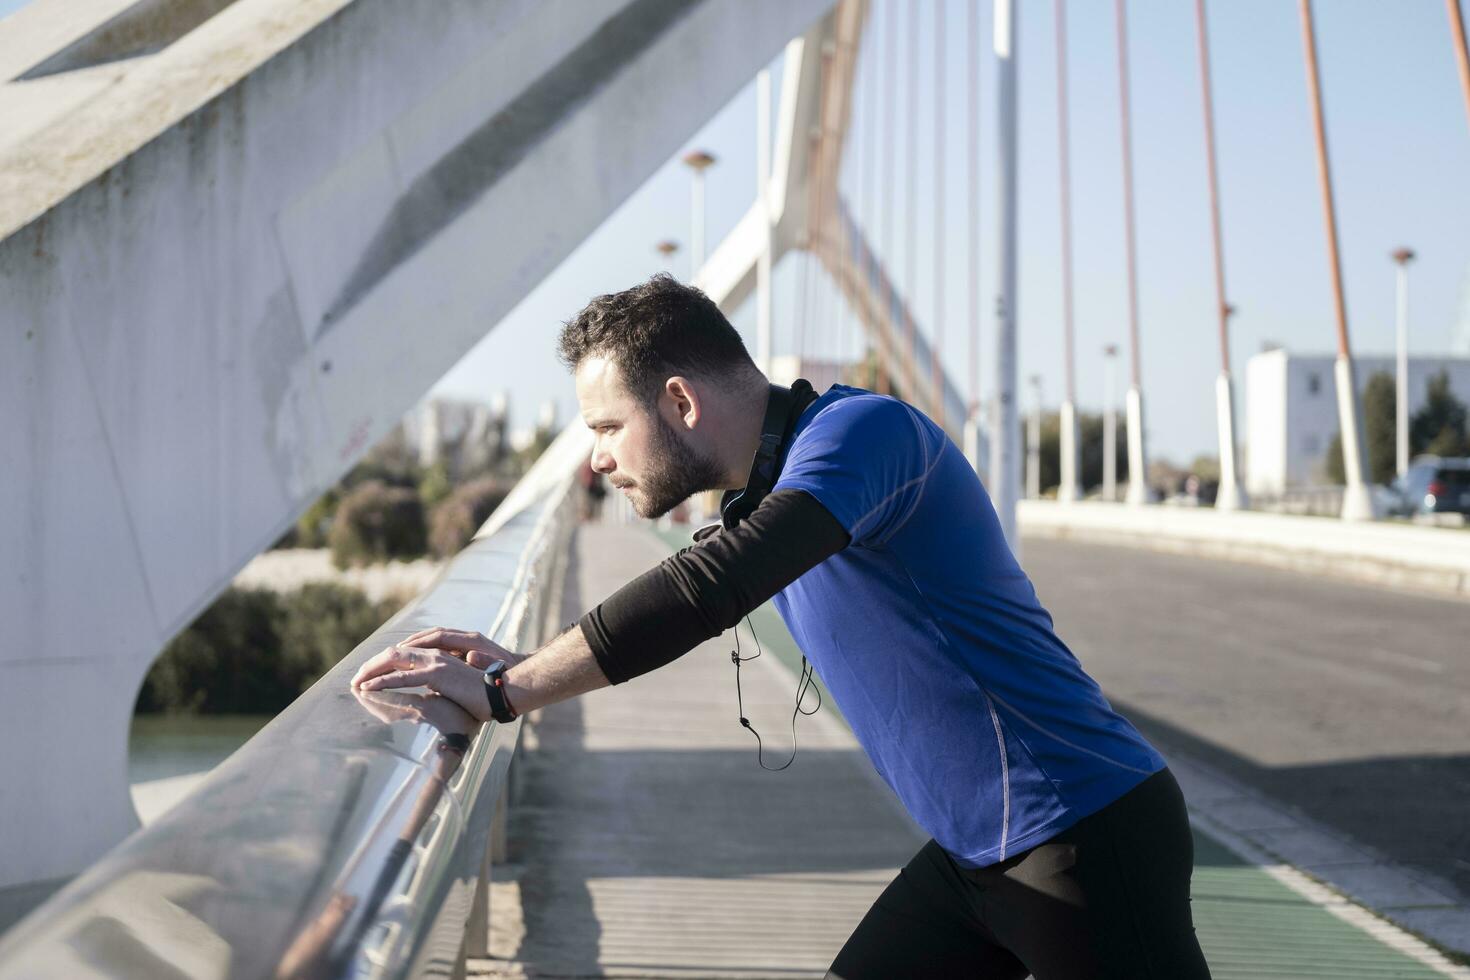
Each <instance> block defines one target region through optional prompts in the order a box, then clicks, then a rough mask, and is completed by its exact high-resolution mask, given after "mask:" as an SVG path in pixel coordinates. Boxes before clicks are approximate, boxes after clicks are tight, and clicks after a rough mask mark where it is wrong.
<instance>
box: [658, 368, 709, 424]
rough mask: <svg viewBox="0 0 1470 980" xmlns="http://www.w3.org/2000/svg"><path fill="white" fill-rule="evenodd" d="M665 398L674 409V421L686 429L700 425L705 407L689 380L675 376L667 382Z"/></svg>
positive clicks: (665, 383) (665, 384)
mask: <svg viewBox="0 0 1470 980" xmlns="http://www.w3.org/2000/svg"><path fill="white" fill-rule="evenodd" d="M664 397H665V398H666V399H667V401H668V404H669V406H670V408H671V409H672V413H673V416H674V421H676V422H679V423H681V424H682V425H683V426H684V428H686V429H692V428H694V427H695V426H696V425H698V424H699V420H700V419H701V418H702V417H703V411H704V406H703V405H702V403H701V402H700V399H699V392H698V391H697V390H695V386H694V385H693V384H692V383H691V382H690V381H689V379H688V378H685V377H682V376H680V375H675V376H674V377H672V378H670V379H669V380H667V381H665V382H664Z"/></svg>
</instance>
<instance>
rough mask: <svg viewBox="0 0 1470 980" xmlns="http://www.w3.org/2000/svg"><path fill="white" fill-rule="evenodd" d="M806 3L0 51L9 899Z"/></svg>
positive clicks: (262, 25)
mask: <svg viewBox="0 0 1470 980" xmlns="http://www.w3.org/2000/svg"><path fill="white" fill-rule="evenodd" d="M829 5H830V4H829V2H828V0H783V2H781V3H762V4H748V3H744V2H741V0H497V2H493V3H485V2H470V0H445V2H439V3H433V4H427V5H425V4H403V3H395V2H391V0H240V2H236V3H231V4H223V3H213V4H180V5H176V7H177V9H178V10H181V11H187V12H191V13H190V14H189V16H187V17H183V18H182V19H178V20H173V19H171V18H170V17H168V16H166V13H167V11H164V14H159V11H160V10H164V8H163V6H162V5H159V4H153V3H149V2H147V0H143V2H137V3H132V4H129V3H126V2H122V0H117V2H112V0H96V2H90V0H89V3H87V4H86V5H85V7H84V8H82V10H83V13H84V14H85V18H84V17H80V16H79V14H78V7H77V5H76V4H75V3H72V2H69V0H37V2H36V3H34V4H32V5H31V6H28V7H26V8H23V9H22V10H21V11H20V12H18V13H17V14H16V15H14V16H12V17H10V18H7V19H6V20H5V21H4V22H3V23H0V118H4V119H5V120H6V126H5V127H4V135H3V136H0V296H3V297H4V302H3V303H0V419H3V420H4V423H3V424H0V459H3V460H5V464H4V465H5V469H6V475H5V478H4V480H3V481H0V555H3V556H4V561H3V564H0V575H3V585H0V621H3V622H4V623H5V624H6V634H5V637H4V639H3V640H0V663H3V665H4V667H5V670H6V673H7V683H6V684H5V685H3V686H0V718H3V719H4V732H5V735H6V738H7V740H8V741H9V743H10V746H11V749H10V750H9V751H7V752H5V753H3V754H0V810H3V812H4V813H5V821H6V833H5V834H4V835H0V889H3V888H5V887H6V886H14V885H18V884H23V883H30V882H36V881H40V880H44V879H51V878H57V877H62V876H66V875H69V874H71V873H73V872H75V871H77V870H78V869H80V868H81V867H83V866H85V865H86V864H87V863H89V862H90V861H92V860H93V859H95V858H96V857H97V856H98V855H99V854H101V853H102V852H103V851H105V850H106V849H108V848H109V847H111V846H112V845H113V844H115V843H116V842H117V841H118V840H120V839H121V838H122V837H123V836H124V835H125V834H126V833H127V832H128V831H129V830H131V829H132V828H133V827H134V826H136V817H135V815H134V813H133V809H132V805H131V802H130V801H129V798H128V787H127V777H126V766H125V761H126V753H127V748H126V745H127V735H128V728H129V723H130V718H131V713H132V706H133V702H134V699H135V696H136V693H137V690H138V687H139V685H140V683H141V681H142V678H143V676H144V674H145V672H146V670H147V668H148V665H149V664H150V662H151V661H152V660H153V659H154V657H155V656H156V655H157V652H158V651H159V650H160V649H161V648H162V646H163V645H164V643H166V642H167V640H168V639H169V638H170V637H172V636H173V635H174V634H175V633H176V632H178V630H180V629H181V628H182V627H183V626H184V625H185V624H187V623H188V622H189V621H190V620H191V619H192V618H193V617H194V616H195V615H196V614H197V613H198V612H199V611H200V610H201V609H202V608H204V607H205V606H206V605H207V604H208V603H209V602H210V601H211V600H212V599H213V598H214V596H215V595H217V594H218V593H219V592H220V591H221V590H222V589H223V588H224V587H225V586H226V585H227V584H228V582H229V581H230V579H231V578H232V576H233V575H234V574H235V572H236V571H238V570H239V569H240V568H241V567H242V566H243V565H244V564H245V563H246V562H247V561H248V560H249V559H250V558H251V557H252V556H254V555H255V554H257V553H258V552H260V551H261V550H263V549H264V548H265V547H267V546H268V545H269V544H270V542H271V541H273V540H275V539H276V538H277V537H278V536H279V535H280V534H281V532H282V531H283V530H284V529H285V528H287V527H288V526H289V525H290V524H291V523H292V522H293V521H294V519H295V518H296V516H297V515H298V514H299V513H300V512H302V511H303V510H305V509H306V508H307V507H308V506H309V505H310V504H311V502H312V501H313V500H314V499H315V498H316V497H317V496H319V495H320V493H321V492H322V491H324V490H325V489H326V488H327V487H329V486H330V485H331V484H332V483H333V482H335V481H336V480H337V478H338V477H339V476H341V474H343V473H344V472H345V471H346V470H347V469H348V468H350V467H351V465H352V464H353V463H354V462H355V461H356V460H357V459H358V458H359V457H360V456H361V454H362V453H364V452H365V451H366V450H367V449H368V447H370V446H371V445H372V444H373V443H374V442H375V441H376V440H377V439H378V438H379V437H380V436H381V435H383V434H384V433H386V432H387V431H388V429H389V428H390V427H391V426H392V425H393V424H395V423H396V421H397V420H398V419H399V418H400V417H401V416H402V414H403V413H404V412H405V411H406V410H407V409H408V408H409V407H410V406H412V405H413V404H414V403H415V402H416V401H417V400H418V399H419V398H420V396H421V395H422V394H423V392H424V391H426V390H427V389H428V388H429V387H430V386H431V385H432V384H433V383H434V382H435V381H436V380H437V379H438V378H439V377H440V376H442V375H443V373H444V372H445V371H446V370H447V369H448V368H449V367H450V366H451V365H453V364H454V362H455V361H456V360H457V359H458V358H459V357H460V356H461V355H462V354H464V353H465V352H466V351H467V350H468V349H469V348H470V347H471V346H472V345H473V344H474V343H475V342H476V341H478V340H479V339H480V338H481V337H482V336H483V335H484V334H485V333H486V331H487V330H489V329H490V328H491V327H493V326H494V324H495V323H496V322H497V321H498V320H499V319H500V318H501V317H502V316H503V315H504V314H505V313H507V312H508V311H509V310H510V309H511V308H512V307H513V306H514V305H515V304H516V303H517V302H518V301H519V300H520V299H521V298H522V297H523V296H524V295H525V294H526V293H527V292H528V291H529V290H530V289H531V288H532V287H534V286H535V285H536V283H538V282H539V281H540V280H541V279H542V278H543V277H544V276H545V275H546V274H548V273H549V272H550V271H551V270H552V269H553V268H554V267H555V266H556V265H557V264H558V263H559V262H560V261H561V260H562V259H564V258H565V257H566V256H567V255H569V254H570V253H571V251H572V250H573V249H574V248H575V247H576V246H577V244H579V243H580V242H581V241H582V240H583V239H584V238H585V237H586V236H587V235H588V234H589V233H590V232H591V231H592V230H593V229H594V228H596V226H597V225H598V224H599V223H600V222H601V221H602V220H603V219H604V218H605V217H606V216H607V215H609V214H610V213H611V212H612V211H613V209H615V208H616V207H617V206H618V205H619V204H620V203H621V202H622V201H623V200H625V199H626V198H627V197H628V196H629V195H630V194H631V193H632V192H633V191H634V190H635V189H636V188H637V187H638V186H639V184H640V183H641V182H642V181H644V180H645V179H646V178H647V177H648V176H649V175H651V174H652V173H653V172H654V171H655V170H656V169H657V168H658V166H659V165H661V164H662V163H663V162H664V161H665V160H667V159H668V157H669V155H670V154H671V153H673V152H674V151H675V150H677V148H678V147H679V145H680V144H681V143H682V142H683V141H684V140H686V139H687V138H688V136H689V135H690V134H691V133H692V132H694V131H695V130H696V129H697V128H698V126H699V125H700V124H701V123H703V122H704V121H705V120H706V119H708V118H709V117H710V116H711V115H713V114H714V112H715V111H716V110H717V109H718V108H719V107H720V106H721V105H723V104H724V103H725V102H726V101H728V99H729V98H730V97H731V96H732V95H733V94H734V93H735V92H736V91H738V90H739V88H740V86H742V85H743V84H745V83H746V82H747V81H748V80H749V79H750V78H751V77H752V76H753V75H754V74H755V72H756V71H757V70H758V69H760V68H761V67H763V66H764V65H765V64H766V63H767V62H768V61H769V60H770V58H771V57H773V56H774V55H775V54H776V53H777V52H778V51H779V50H780V49H781V46H782V45H783V44H784V43H786V41H787V40H788V39H790V38H792V37H794V36H797V35H799V34H801V33H802V32H803V31H805V30H806V29H807V28H808V27H809V25H810V24H811V23H812V22H813V21H814V20H815V19H816V18H818V17H819V16H820V15H821V14H822V13H823V12H824V10H825V9H826V8H827V7H828V6H829ZM143 8H148V10H144V9H143ZM170 9H172V8H170ZM150 10H151V11H152V12H153V14H158V16H156V17H154V18H153V19H151V20H150V19H148V18H147V17H143V16H142V15H143V14H147V13H149V11H150ZM129 17H132V18H134V21H136V22H137V23H133V27H135V28H137V30H131V32H130V31H128V30H118V29H116V28H118V27H119V25H120V24H121V23H122V21H126V20H127V18H129ZM86 18H90V20H87V19H86ZM119 18H121V19H122V20H121V21H120V20H119ZM130 23H132V22H130ZM140 24H141V25H142V26H141V27H140V26H139V25H140ZM140 32H141V33H140ZM139 38H142V40H141V41H139ZM133 42H137V43H133Z"/></svg>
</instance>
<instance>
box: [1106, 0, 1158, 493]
mask: <svg viewBox="0 0 1470 980" xmlns="http://www.w3.org/2000/svg"><path fill="white" fill-rule="evenodd" d="M1126 4H1127V0H1116V3H1115V4H1114V9H1115V11H1116V20H1117V28H1118V102H1119V105H1120V106H1121V108H1122V122H1123V138H1122V145H1123V237H1124V243H1125V245H1126V246H1127V248H1126V255H1127V259H1128V348H1129V351H1128V352H1129V369H1130V374H1129V377H1130V384H1129V386H1128V503H1130V504H1134V505H1140V504H1147V503H1150V502H1152V497H1151V496H1150V494H1149V490H1148V448H1147V445H1146V443H1145V442H1144V428H1143V369H1142V367H1141V366H1140V357H1139V353H1138V344H1139V340H1138V333H1139V330H1138V248H1137V235H1136V233H1135V230H1134V213H1133V124H1132V121H1131V118H1130V116H1131V113H1130V106H1129V103H1130V100H1131V96H1130V95H1129V84H1128V11H1127V6H1126Z"/></svg>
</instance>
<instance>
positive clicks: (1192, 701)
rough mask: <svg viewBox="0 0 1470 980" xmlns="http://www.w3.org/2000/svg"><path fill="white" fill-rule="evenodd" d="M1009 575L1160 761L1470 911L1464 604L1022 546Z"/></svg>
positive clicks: (1062, 545) (1060, 547)
mask: <svg viewBox="0 0 1470 980" xmlns="http://www.w3.org/2000/svg"><path fill="white" fill-rule="evenodd" d="M1022 564H1023V565H1024V567H1025V568H1026V570H1027V572H1028V573H1030V575H1031V577H1032V579H1033V581H1034V582H1035V583H1036V588H1037V592H1038V593H1039V594H1040V596H1041V600H1042V603H1043V604H1044V605H1045V606H1046V607H1047V608H1048V609H1049V610H1050V611H1051V612H1052V615H1053V617H1054V618H1055V620H1056V625H1057V630H1058V632H1059V633H1060V635H1061V636H1062V638H1063V639H1064V640H1065V641H1066V642H1067V644H1068V645H1069V646H1071V648H1072V649H1073V651H1074V652H1075V653H1076V654H1077V656H1078V657H1079V658H1080V659H1081V660H1082V662H1083V664H1084V665H1085V666H1086V667H1087V669H1088V670H1089V671H1090V672H1091V673H1092V674H1093V676H1095V677H1096V678H1097V679H1098V681H1099V682H1100V683H1101V684H1102V685H1103V687H1104V689H1105V690H1106V691H1107V692H1108V695H1109V697H1110V698H1111V699H1112V701H1113V702H1114V704H1115V705H1116V706H1118V707H1119V708H1120V709H1121V710H1122V711H1124V713H1125V714H1127V715H1128V716H1129V717H1130V718H1131V719H1132V720H1133V721H1134V722H1135V723H1136V724H1138V725H1139V727H1140V728H1142V729H1144V730H1145V731H1146V733H1147V734H1148V735H1149V737H1150V738H1153V739H1156V740H1157V741H1158V742H1159V743H1161V745H1162V747H1164V748H1166V749H1168V748H1174V749H1176V750H1178V751H1184V752H1188V753H1191V754H1193V755H1194V756H1195V757H1196V758H1200V759H1201V760H1202V761H1206V762H1209V763H1211V764H1213V765H1215V766H1217V767H1218V768H1221V769H1223V770H1225V771H1226V772H1228V773H1229V774H1231V775H1233V776H1235V777H1236V778H1237V779H1240V780H1242V781H1244V782H1246V783H1248V784H1250V785H1252V786H1254V787H1256V788H1258V789H1260V790H1261V791H1263V792H1265V793H1267V794H1269V795H1270V796H1272V797H1274V798H1276V799H1278V800H1280V801H1282V802H1285V803H1287V804H1289V805H1291V806H1294V807H1296V808H1298V809H1300V810H1301V811H1302V812H1304V813H1305V814H1306V815H1307V816H1309V817H1311V818H1312V819H1314V820H1317V821H1319V822H1321V823H1322V824H1325V825H1327V826H1328V827H1330V828H1333V829H1336V830H1339V831H1341V832H1343V833H1346V834H1348V835H1350V836H1352V837H1353V838H1355V839H1357V840H1358V841H1361V842H1363V843H1365V844H1368V845H1370V846H1372V847H1374V848H1376V849H1378V850H1379V851H1381V852H1383V854H1384V855H1385V856H1386V857H1388V858H1390V859H1392V860H1395V861H1398V862H1401V863H1404V864H1406V865H1410V866H1416V867H1418V868H1421V869H1423V870H1426V871H1428V872H1430V873H1431V874H1435V875H1439V876H1441V877H1442V878H1445V879H1447V880H1449V881H1450V882H1452V883H1453V884H1454V885H1455V886H1456V887H1457V888H1459V889H1460V891H1461V892H1462V893H1464V894H1467V895H1470V604H1467V603H1464V602H1460V601H1453V600H1448V599H1433V598H1423V597H1418V596H1413V595H1409V594H1405V593H1400V592H1393V591H1387V590H1384V589H1378V588H1370V587H1363V586H1355V585H1349V584H1343V583H1341V582H1335V581H1325V580H1317V579H1313V578H1311V577H1309V576H1305V575H1300V574H1296V573H1290V572H1277V571H1272V570H1269V569H1263V568H1258V567H1255V566H1250V565H1240V564H1233V563H1227V562H1209V561H1202V560H1199V559H1192V558H1187V557H1179V556H1173V555H1163V554H1155V553H1152V552H1146V551H1139V550H1133V549H1126V548H1114V547H1107V546H1101V545H1090V544H1078V543H1074V542H1062V541H1051V540H1041V539H1031V538H1028V539H1026V540H1025V541H1024V543H1023V560H1022Z"/></svg>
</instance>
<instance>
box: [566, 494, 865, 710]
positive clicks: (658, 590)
mask: <svg viewBox="0 0 1470 980" xmlns="http://www.w3.org/2000/svg"><path fill="white" fill-rule="evenodd" d="M849 540H850V539H849V537H848V534H847V531H846V530H845V529H844V528H843V527H842V525H841V524H840V523H839V522H838V520H837V518H835V517H833V516H832V514H831V513H830V512H829V511H828V510H827V508H825V507H823V506H822V505H821V504H820V503H818V502H817V500H816V498H815V497H813V496H811V495H810V494H808V493H806V492H805V491H802V490H778V491H776V492H775V493H772V494H770V495H769V496H767V497H766V498H765V499H764V500H762V501H761V503H760V506H758V507H756V509H755V510H754V511H752V512H751V514H750V516H749V517H747V518H746V519H745V520H743V521H741V522H740V523H739V524H738V525H736V526H735V527H734V528H732V529H729V530H722V531H720V532H718V533H716V534H713V535H711V536H710V537H708V538H705V539H704V540H703V541H700V542H699V543H697V544H695V545H693V546H692V547H689V548H685V549H684V550H683V551H680V552H679V553H678V554H676V555H674V556H672V557H670V558H668V559H665V560H664V561H663V562H661V563H660V564H659V565H658V566H657V567H656V568H653V569H651V570H650V571H648V572H645V573H644V574H642V575H640V576H638V577H637V578H635V579H634V580H633V581H631V582H629V583H628V584H627V585H625V586H623V587H622V588H621V589H619V590H618V591H617V592H614V593H613V594H612V595H611V596H609V597H608V598H607V599H606V600H605V601H604V602H603V603H602V604H601V605H599V606H598V607H597V608H596V609H593V610H592V611H591V612H589V613H587V615H585V616H583V617H582V620H581V626H582V633H583V634H584V635H585V636H586V637H587V645H588V646H590V647H591V648H592V653H593V655H594V656H595V657H596V658H597V663H598V666H600V667H601V668H602V672H603V673H604V674H606V675H607V679H608V680H609V681H611V682H612V683H614V684H621V683H623V682H624V681H628V680H632V679H633V678H634V677H637V676H638V675H640V674H646V673H648V672H649V671H650V670H654V669H656V668H658V667H662V666H663V665H664V664H667V663H669V662H671V661H673V660H676V659H678V658H679V657H681V656H683V655H684V654H685V653H688V652H689V651H690V650H692V649H694V648H695V647H696V646H698V645H699V644H701V643H703V642H704V641H705V640H708V639H711V638H713V637H716V636H719V635H720V634H721V633H723V632H724V631H725V630H727V629H729V628H730V627H731V626H734V625H735V624H736V623H738V622H740V620H741V618H742V617H744V616H745V615H746V614H747V613H749V612H750V611H751V610H753V609H755V608H756V607H757V606H759V605H760V604H761V603H763V602H765V601H766V600H767V599H769V598H770V597H771V596H773V595H775V594H776V593H777V592H779V591H781V590H782V589H783V588H785V587H786V586H787V585H790V584H791V583H792V582H794V581H796V580H797V579H798V578H800V577H801V576H802V575H803V574H805V573H806V571H807V570H808V569H811V568H813V567H815V566H816V565H819V564H821V563H822V562H823V561H825V560H826V559H828V558H830V557H831V556H832V555H835V554H836V553H837V552H839V551H841V550H842V549H843V548H845V547H847V544H848V541H849Z"/></svg>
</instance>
